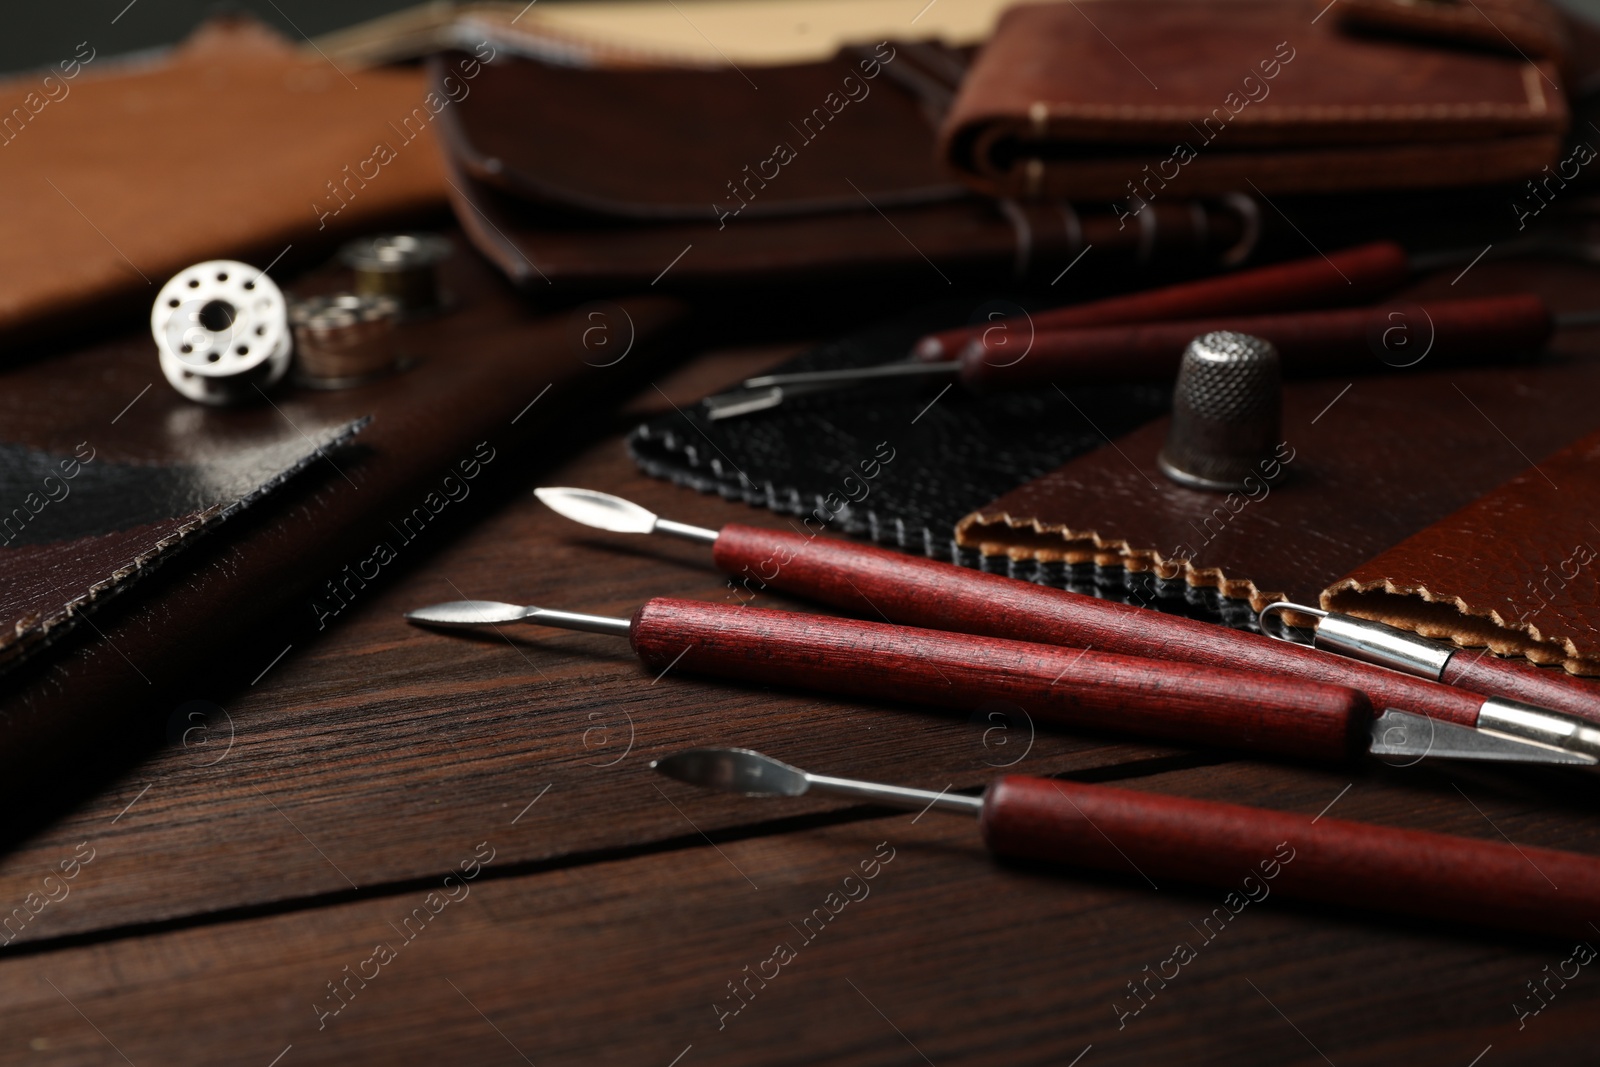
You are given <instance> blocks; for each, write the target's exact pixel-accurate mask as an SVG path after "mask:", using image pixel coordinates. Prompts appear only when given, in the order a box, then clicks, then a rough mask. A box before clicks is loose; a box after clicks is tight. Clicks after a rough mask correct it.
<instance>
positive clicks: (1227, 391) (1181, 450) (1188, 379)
mask: <svg viewBox="0 0 1600 1067" xmlns="http://www.w3.org/2000/svg"><path fill="white" fill-rule="evenodd" d="M1282 421H1283V371H1282V367H1281V364H1280V362H1279V359H1278V350H1277V349H1276V348H1274V347H1273V346H1272V343H1271V342H1270V341H1264V340H1262V339H1261V338H1259V337H1252V336H1250V335H1249V334H1244V333H1234V332H1232V331H1228V330H1219V331H1217V332H1215V333H1208V334H1202V335H1201V336H1199V337H1196V338H1195V339H1194V340H1193V341H1190V342H1189V347H1188V349H1186V350H1185V351H1184V353H1183V362H1182V363H1181V364H1180V365H1179V367H1178V381H1177V385H1176V387H1175V388H1174V390H1173V396H1172V424H1171V426H1170V428H1169V429H1168V431H1167V442H1166V446H1165V447H1164V448H1163V449H1162V450H1161V454H1160V455H1159V456H1158V457H1156V462H1157V463H1158V464H1159V465H1160V467H1161V471H1162V473H1163V474H1165V475H1166V476H1167V477H1169V478H1171V479H1172V480H1173V481H1175V482H1178V483H1179V484H1180V485H1185V486H1188V487H1189V488H1191V489H1212V490H1218V491H1223V492H1227V491H1234V490H1242V489H1250V488H1252V486H1253V485H1259V484H1261V483H1265V482H1270V481H1273V480H1274V479H1275V478H1277V477H1278V476H1280V475H1281V474H1282V466H1281V465H1280V464H1279V463H1278V462H1277V461H1276V460H1275V459H1274V458H1273V456H1274V450H1275V448H1276V446H1277V444H1278V442H1279V435H1280V432H1281V430H1282Z"/></svg>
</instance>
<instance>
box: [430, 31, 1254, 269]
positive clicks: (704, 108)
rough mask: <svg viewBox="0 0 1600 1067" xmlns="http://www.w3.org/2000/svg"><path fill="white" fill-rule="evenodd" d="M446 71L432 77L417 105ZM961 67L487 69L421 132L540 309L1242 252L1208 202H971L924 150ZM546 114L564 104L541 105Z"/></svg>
mask: <svg viewBox="0 0 1600 1067" xmlns="http://www.w3.org/2000/svg"><path fill="white" fill-rule="evenodd" d="M467 58H468V57H464V56H462V55H460V54H446V55H444V56H441V57H438V58H437V59H435V60H434V61H432V62H431V64H430V68H431V71H432V76H433V78H434V79H435V80H434V84H435V87H436V91H439V92H441V93H443V92H447V91H449V90H450V89H451V87H452V86H457V82H456V81H455V80H453V79H455V78H456V76H457V75H458V74H459V71H460V68H461V64H462V63H463V62H466V61H467ZM962 71H963V66H962V55H961V53H958V52H954V51H951V50H947V49H943V48H938V47H935V46H931V45H921V44H915V43H905V42H889V43H886V44H881V45H869V46H866V47H864V48H852V49H847V50H845V51H844V52H841V53H840V55H838V56H837V57H835V58H834V59H832V60H830V61H828V62H825V63H808V64H800V65H796V66H791V67H763V68H760V69H754V70H751V71H749V72H747V73H741V72H740V71H739V70H736V69H733V68H725V69H721V70H673V69H639V70H615V69H611V70H582V69H573V68H568V67H561V66H557V65H554V64H549V63H542V62H538V61H534V60H528V59H517V58H512V57H508V56H507V57H501V58H500V59H498V60H497V61H496V62H495V63H494V64H493V65H492V66H489V67H485V68H483V69H482V70H481V72H480V73H479V74H478V76H477V78H476V80H475V81H474V82H473V85H472V91H471V93H470V95H468V96H466V97H465V98H464V99H462V100H461V102H460V103H459V104H458V105H456V106H453V107H451V108H449V109H447V110H446V111H445V112H444V113H443V114H441V115H440V117H439V121H438V123H437V125H438V127H439V131H440V135H441V142H442V144H443V146H444V148H445V152H446V156H447V167H448V170H449V174H448V178H447V182H448V188H449V195H450V198H451V201H452V203H453V205H454V207H455V210H456V215H457V218H458V219H459V221H460V223H461V226H462V228H463V229H465V230H466V232H467V233H468V234H469V235H470V236H471V238H472V240H473V242H474V243H475V244H476V245H477V246H478V248H479V250H480V251H482V252H483V253H484V255H486V256H488V257H489V258H490V259H491V260H492V261H493V262H495V263H496V264H497V265H498V266H499V267H500V268H501V269H502V270H503V271H505V273H506V274H507V275H508V276H509V277H510V278H511V279H512V280H513V281H515V282H517V283H518V284H519V285H525V286H528V287H529V288H531V289H533V290H534V291H535V292H541V293H550V292H559V291H560V290H563V289H564V290H572V289H578V290H596V289H604V288H608V287H609V288H613V289H614V288H617V287H622V286H629V285H638V286H649V285H655V286H656V287H658V288H665V289H689V290H701V291H704V290H707V289H722V288H725V287H726V286H728V285H730V284H740V285H748V284H756V283H763V284H780V283H802V284H805V283H810V284H825V285H838V284H847V283H849V282H851V281H854V280H871V281H874V282H876V283H878V284H883V283H885V282H893V281H904V280H906V279H908V278H909V279H913V280H922V279H923V278H927V279H932V280H934V281H936V282H937V283H941V284H942V283H945V282H954V281H958V280H973V279H985V280H988V281H989V284H991V285H992V284H993V279H994V278H995V277H997V276H998V277H1002V278H1012V277H1016V278H1034V279H1037V278H1043V279H1045V280H1049V279H1051V278H1056V277H1059V276H1060V273H1061V272H1062V271H1063V270H1064V269H1065V268H1066V267H1067V266H1069V265H1070V264H1071V263H1072V262H1073V260H1074V259H1075V258H1076V257H1077V256H1078V255H1079V254H1080V253H1082V252H1083V251H1084V249H1086V248H1088V247H1089V246H1091V245H1093V246H1094V249H1095V252H1094V254H1095V257H1096V259H1097V261H1098V262H1099V264H1100V266H1101V267H1103V268H1116V267H1118V266H1124V267H1125V266H1133V265H1138V264H1143V263H1147V262H1150V261H1160V262H1162V263H1163V264H1168V265H1170V264H1171V263H1172V261H1174V260H1175V261H1177V263H1178V264H1179V265H1181V264H1182V263H1183V262H1184V261H1185V260H1188V261H1191V262H1198V263H1211V262H1215V261H1216V260H1217V259H1218V258H1219V256H1221V255H1223V254H1224V253H1226V252H1228V251H1229V250H1230V249H1234V248H1236V247H1239V246H1240V244H1241V241H1243V242H1244V243H1245V244H1248V243H1249V241H1248V240H1247V228H1246V226H1245V223H1244V221H1243V220H1242V218H1241V216H1240V214H1239V212H1238V211H1237V210H1236V209H1233V208H1229V207H1226V206H1223V205H1219V204H1210V205H1199V204H1195V203H1190V202H1184V201H1177V200H1175V201H1173V202H1172V203H1170V204H1166V205H1162V210H1161V211H1158V212H1151V213H1150V214H1149V216H1148V218H1147V219H1146V220H1144V222H1143V224H1141V225H1140V226H1123V225H1120V224H1119V223H1118V221H1117V220H1116V218H1115V217H1114V215H1113V214H1112V213H1111V212H1110V211H1106V210H1100V211H1093V212H1087V211H1086V212H1082V213H1079V212H1076V211H1074V210H1072V208H1070V207H1069V206H1067V205H1064V204H1049V203H1046V204H1037V205H1032V206H1027V207H1023V206H1019V205H1016V204H997V203H995V202H993V201H990V200H984V199H981V198H979V197H975V196H973V195H971V193H970V192H968V191H967V190H966V189H965V188H964V187H962V186H960V185H958V184H956V183H954V182H952V181H951V180H950V179H949V178H948V176H946V175H945V174H944V173H943V172H942V171H941V169H940V167H939V165H938V162H937V158H936V155H935V129H936V127H937V124H938V122H939V118H940V116H941V115H942V113H943V110H944V108H945V107H946V106H947V105H948V103H949V100H950V99H951V98H952V96H953V92H954V88H955V86H956V84H957V83H958V82H959V80H960V78H961V76H962ZM747 76H748V77H749V78H751V79H754V80H755V82H756V84H757V86H758V88H752V86H751V85H750V84H749V82H747V81H746V77H747ZM447 79H452V80H450V81H447ZM457 91H458V92H459V87H458V88H457ZM567 99H583V100H584V101H585V105H584V107H583V108H581V109H573V108H555V107H546V106H541V105H542V104H543V103H544V102H546V101H550V100H567ZM551 287H557V288H555V289H552V288H551Z"/></svg>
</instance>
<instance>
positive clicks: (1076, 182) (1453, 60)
mask: <svg viewBox="0 0 1600 1067" xmlns="http://www.w3.org/2000/svg"><path fill="white" fill-rule="evenodd" d="M1320 7H1322V5H1321V4H1319V3H1317V2H1316V0H1289V2H1283V0H1232V2H1228V3H1194V2H1191V0H1126V2H1122V3H1116V4H1104V5H1095V6H1094V7H1093V8H1092V9H1088V8H1084V7H1083V6H1082V5H1078V4H1070V3H1062V4H1028V5H1022V6H1018V7H1015V8H1012V9H1010V10H1009V11H1008V12H1007V13H1006V14H1005V16H1003V17H1002V19H1001V22H1000V25H999V27H998V29H997V30H996V32H995V36H994V37H993V39H992V40H991V41H990V43H989V44H988V46H987V47H985V48H984V49H983V51H982V52H981V53H980V54H979V56H978V58H977V60H976V61H975V62H974V64H973V68H972V72H971V75H970V76H969V77H968V78H967V80H966V82H965V83H964V84H963V85H962V89H961V93H960V94H959V96H958V97H957V99H956V102H955V104H954V106H953V107H952V109H951V112H950V114H949V116H948V118H947V119H946V121H945V124H944V127H943V130H942V132H941V137H940V140H941V145H942V150H943V153H944V155H945V157H946V159H947V160H948V161H949V163H950V165H951V166H952V167H953V168H954V169H955V171H956V172H957V173H958V174H960V175H962V176H963V177H964V178H965V179H966V180H967V181H968V182H969V183H970V184H971V185H972V186H973V187H974V188H976V189H978V190H979V191H981V192H985V193H989V194H991V195H995V196H1014V197H1039V198H1060V197H1072V198H1075V199H1089V200H1094V199H1101V198H1105V199H1113V200H1117V201H1126V202H1127V203H1128V205H1129V207H1128V211H1129V213H1130V214H1137V209H1138V208H1139V207H1140V206H1141V205H1143V204H1146V203H1148V202H1151V201H1159V200H1160V199H1162V198H1171V197H1179V196H1197V195H1212V194H1216V193H1219V192H1222V191H1225V190H1230V189H1249V188H1250V187H1251V186H1254V187H1255V189H1256V190H1258V191H1260V192H1262V193H1266V194H1269V195H1270V194H1274V193H1315V192H1333V191H1344V190H1356V189H1404V188H1419V187H1439V186H1450V185H1474V184H1490V183H1494V182H1503V181H1513V180H1516V179H1518V178H1523V177H1528V176H1530V175H1533V174H1535V173H1537V172H1538V171H1539V169H1540V167H1542V166H1544V165H1546V164H1551V163H1554V162H1555V161H1556V157H1557V154H1558V152H1559V149H1560V138H1561V134H1562V132H1563V131H1564V130H1565V129H1566V126H1567V120H1568V115H1567V107H1566V103H1565V101H1564V99H1563V96H1562V91H1561V89H1560V82H1559V77H1560V75H1559V73H1558V70H1557V65H1556V64H1555V63H1554V62H1551V61H1546V60H1536V61H1530V60H1527V59H1525V58H1523V57H1522V56H1508V55H1502V54H1494V53H1489V52H1485V51H1482V50H1480V49H1467V48H1461V47H1451V46H1445V45H1436V44H1432V43H1420V42H1418V41H1416V40H1414V39H1408V38H1402V37H1399V36H1391V37H1378V36H1374V35H1373V34H1371V33H1360V34H1358V33H1354V32H1348V31H1346V30H1344V29H1342V28H1341V27H1340V25H1339V24H1338V23H1337V22H1336V20H1334V19H1332V18H1329V19H1318V18H1317V15H1318V11H1319V8H1320ZM1107 40H1110V41H1114V42H1116V44H1117V47H1116V48H1110V47H1107V44H1106V42H1107Z"/></svg>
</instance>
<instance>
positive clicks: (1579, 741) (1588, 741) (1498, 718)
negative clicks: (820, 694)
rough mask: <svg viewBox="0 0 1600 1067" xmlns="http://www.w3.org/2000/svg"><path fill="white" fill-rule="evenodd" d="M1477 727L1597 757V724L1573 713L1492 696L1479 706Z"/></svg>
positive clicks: (1599, 751)
mask: <svg viewBox="0 0 1600 1067" xmlns="http://www.w3.org/2000/svg"><path fill="white" fill-rule="evenodd" d="M1477 725H1478V729H1480V730H1485V731H1488V732H1489V733H1495V734H1500V735H1502V736H1504V737H1512V738H1516V739H1517V740H1519V741H1529V742H1532V743H1534V744H1536V745H1546V746H1548V747H1550V748H1555V749H1561V750H1563V751H1567V752H1581V753H1583V754H1585V755H1588V756H1593V757H1597V758H1600V727H1596V726H1595V725H1593V724H1592V723H1589V722H1587V721H1585V720H1583V719H1580V718H1578V717H1577V716H1575V715H1563V714H1562V713H1561V712H1559V711H1551V710H1550V709H1548V708H1540V707H1535V706H1534V705H1532V704H1523V703H1520V702H1519V701H1515V700H1502V699H1500V698H1499V697H1491V698H1489V699H1488V700H1485V701H1484V702H1483V706H1482V707H1481V708H1479V709H1478V723H1477Z"/></svg>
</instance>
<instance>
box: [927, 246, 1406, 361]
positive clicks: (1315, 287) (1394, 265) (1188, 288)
mask: <svg viewBox="0 0 1600 1067" xmlns="http://www.w3.org/2000/svg"><path fill="white" fill-rule="evenodd" d="M1410 275H1411V266H1410V264H1409V263H1408V262H1407V261H1406V253H1405V249H1403V248H1401V247H1400V246H1399V245H1397V244H1395V243H1394V242H1392V241H1378V242H1375V243H1373V244H1366V245H1359V246H1357V247H1355V248H1347V249H1345V250H1344V251H1342V252H1335V253H1333V254H1332V255H1331V256H1329V257H1328V258H1327V259H1324V258H1323V257H1321V256H1312V257H1310V258H1309V259H1297V260H1294V261H1293V262H1290V263H1276V264H1273V265H1272V266H1269V267H1254V268H1252V269H1250V270H1241V271H1238V272H1236V273H1233V274H1224V275H1221V276H1220V277H1216V278H1202V279H1201V280H1199V281H1193V282H1182V283H1180V284H1178V285H1168V286H1163V287H1162V288H1160V289H1150V290H1147V291H1145V292H1142V293H1130V294H1128V295H1126V296H1113V297H1109V298H1107V299H1105V300H1092V301H1090V302H1088V303H1086V304H1074V305H1072V306H1070V307H1062V308H1051V309H1050V310H1049V311H1041V312H1038V313H1036V314H1034V315H1033V316H1032V329H1033V330H1060V329H1068V328H1072V329H1077V328H1081V327H1086V326H1113V325H1118V324H1121V323H1128V322H1155V321H1158V320H1164V319H1196V318H1200V317H1202V316H1205V317H1210V316H1213V315H1246V314H1253V313H1256V312H1264V311H1290V310H1296V309H1310V308H1321V307H1336V306H1339V305H1347V304H1365V303H1370V302H1371V301H1374V300H1381V299H1382V298H1383V297H1386V296H1388V295H1389V294H1390V293H1392V292H1394V291H1395V290H1397V289H1399V288H1400V287H1401V286H1402V285H1404V284H1405V283H1406V279H1407V278H1409V277H1410ZM995 327H1000V328H1003V329H1005V330H1007V331H1009V332H1011V333H1012V334H1013V335H1015V336H1027V333H1028V331H1029V325H1028V320H1026V319H1023V318H1020V317H1018V318H1015V319H1007V320H1004V321H1003V322H996V323H986V324H985V325H983V326H979V327H964V328H962V329H956V330H944V331H942V332H940V333H934V334H929V335H928V336H926V337H924V338H922V340H920V341H918V342H917V343H916V345H915V346H914V347H913V349H912V352H913V353H914V354H915V355H916V357H917V358H918V359H925V360H940V359H950V358H952V357H954V356H955V355H956V354H957V353H959V352H960V351H961V350H962V349H964V348H966V346H967V342H968V341H972V340H975V339H977V338H978V337H980V336H982V335H983V334H984V333H985V332H987V331H989V330H991V329H993V328H995Z"/></svg>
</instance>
